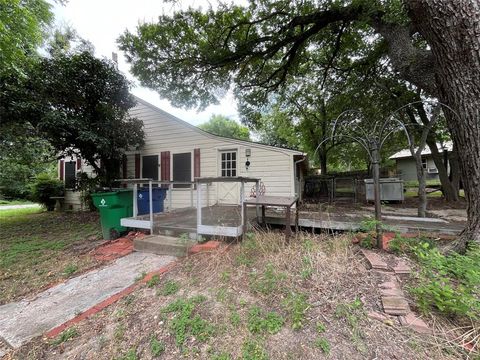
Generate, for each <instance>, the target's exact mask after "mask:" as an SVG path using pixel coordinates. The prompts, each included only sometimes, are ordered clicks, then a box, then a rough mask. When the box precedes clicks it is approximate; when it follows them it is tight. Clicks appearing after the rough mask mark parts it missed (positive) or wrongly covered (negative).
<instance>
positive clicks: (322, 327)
mask: <svg viewBox="0 0 480 360" xmlns="http://www.w3.org/2000/svg"><path fill="white" fill-rule="evenodd" d="M316 329H317V333H319V334H323V333H324V332H325V331H326V330H327V327H326V326H325V324H324V323H322V322H321V321H318V322H317V324H316Z"/></svg>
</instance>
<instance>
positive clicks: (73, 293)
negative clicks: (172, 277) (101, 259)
mask: <svg viewBox="0 0 480 360" xmlns="http://www.w3.org/2000/svg"><path fill="white" fill-rule="evenodd" d="M175 259H176V258H175V257H173V256H161V255H154V254H146V253H138V252H134V253H131V254H129V255H127V256H124V257H122V258H119V259H117V260H116V261H115V262H114V263H112V264H111V265H109V266H106V267H104V268H101V269H96V270H92V271H90V272H88V273H85V274H82V275H80V276H78V277H75V278H72V279H70V280H68V281H66V282H65V283H62V284H59V285H56V286H54V287H52V288H50V289H48V290H46V291H44V292H42V293H40V294H38V296H36V298H35V299H33V300H28V301H27V300H22V301H19V302H15V303H10V304H5V305H2V306H0V339H1V338H3V339H4V340H5V341H6V342H7V343H8V345H10V346H11V347H13V348H18V347H20V346H21V345H23V344H25V343H26V342H28V341H29V340H30V339H32V338H34V337H36V336H38V335H41V334H43V333H45V332H46V331H48V330H50V329H52V328H54V327H56V326H58V325H61V324H63V323H65V322H66V321H68V320H70V319H72V318H74V317H75V316H76V315H77V314H79V313H81V312H84V311H86V310H88V309H90V308H91V307H93V306H94V305H97V304H98V303H100V302H102V301H103V300H105V299H107V298H109V297H110V296H112V295H115V294H117V293H118V292H120V291H122V290H123V289H126V288H127V287H129V286H130V285H132V284H134V283H135V279H136V278H137V277H138V276H139V275H140V274H142V273H143V272H147V273H148V272H152V271H155V270H158V269H159V268H161V267H163V266H165V265H167V264H170V263H172V262H173V261H174V260H175ZM1 349H2V348H1V347H0V358H1V357H2V356H3V355H4V354H2V350H1Z"/></svg>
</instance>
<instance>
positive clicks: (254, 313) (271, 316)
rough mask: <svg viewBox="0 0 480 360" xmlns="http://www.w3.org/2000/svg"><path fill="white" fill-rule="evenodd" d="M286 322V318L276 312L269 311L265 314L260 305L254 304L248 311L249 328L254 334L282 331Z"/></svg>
mask: <svg viewBox="0 0 480 360" xmlns="http://www.w3.org/2000/svg"><path fill="white" fill-rule="evenodd" d="M283 323H284V319H283V318H282V317H281V316H280V315H278V314H277V313H275V312H273V311H272V312H268V313H267V314H266V315H265V316H263V313H262V310H261V309H260V308H259V307H258V306H254V307H252V308H251V309H250V311H249V313H248V320H247V328H248V330H249V331H250V332H251V333H252V334H259V333H265V332H268V333H269V334H276V333H278V332H279V331H280V329H281V328H282V326H283Z"/></svg>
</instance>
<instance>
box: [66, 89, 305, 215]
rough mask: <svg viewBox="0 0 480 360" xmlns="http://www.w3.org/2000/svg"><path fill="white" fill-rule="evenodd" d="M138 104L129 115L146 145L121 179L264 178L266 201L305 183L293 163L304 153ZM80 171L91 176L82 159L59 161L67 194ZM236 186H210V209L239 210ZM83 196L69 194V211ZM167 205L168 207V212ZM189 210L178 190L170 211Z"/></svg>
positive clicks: (185, 193)
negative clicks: (226, 206) (135, 120)
mask: <svg viewBox="0 0 480 360" xmlns="http://www.w3.org/2000/svg"><path fill="white" fill-rule="evenodd" d="M136 100H137V106H136V107H135V108H133V109H132V110H131V112H130V115H131V116H133V117H136V118H138V119H140V120H142V121H143V123H144V126H145V127H144V130H145V145H144V146H143V148H142V149H141V150H140V151H130V152H127V153H126V163H125V164H124V165H123V168H122V169H121V170H122V177H123V178H130V179H134V178H152V179H155V180H165V181H183V182H185V181H193V180H194V178H196V177H235V176H248V177H256V178H260V179H261V181H262V182H263V184H264V185H265V189H266V194H267V195H277V196H291V195H295V194H296V190H295V189H296V187H298V182H297V181H295V176H297V177H298V180H301V178H302V177H303V172H304V169H305V167H304V166H301V165H302V164H300V163H297V165H295V161H298V160H301V159H302V158H303V156H304V154H303V153H302V152H300V151H296V150H290V149H284V148H278V147H274V146H268V145H263V144H259V143H254V142H249V141H243V140H235V139H230V138H226V137H221V136H217V135H213V134H210V133H207V132H205V131H203V130H201V129H199V128H197V127H196V126H193V125H190V124H189V123H187V122H185V121H183V120H180V119H178V118H176V117H175V116H173V115H171V114H169V113H167V112H165V111H163V110H161V109H159V108H157V107H155V106H154V105H152V104H149V103H148V102H146V101H144V100H142V99H139V98H136ZM247 154H250V156H249V157H248V160H249V162H250V166H249V167H248V169H247V168H246V165H245V164H246V161H247ZM295 166H297V171H295V169H294V168H295ZM77 171H83V172H85V171H86V172H91V171H92V170H91V167H90V166H88V165H86V164H84V162H83V161H82V160H81V159H76V158H72V159H70V158H67V159H65V160H61V161H60V165H59V177H60V179H62V180H64V181H65V184H66V187H67V188H68V186H69V184H71V183H72V181H74V180H72V178H73V179H74V177H75V176H76V172H77ZM238 186H239V185H238V184H237V183H212V184H211V185H209V187H208V204H209V205H213V204H215V203H218V204H238V203H239V201H240V199H239V193H240V191H239V187H238ZM252 186H253V184H252ZM194 191H195V190H194ZM249 194H250V187H249V188H247V189H246V195H247V196H249ZM79 195H80V194H79V193H78V192H74V191H72V190H67V191H66V194H65V205H66V208H67V209H78V208H79V207H80V206H81V205H80V200H79ZM194 196H195V194H194ZM168 204H169V202H166V206H168ZM190 204H191V194H190V189H189V188H188V185H176V186H174V189H173V190H172V202H171V205H172V206H171V207H172V209H175V208H183V207H188V206H190Z"/></svg>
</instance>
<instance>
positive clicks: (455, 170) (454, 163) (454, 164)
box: [449, 144, 460, 197]
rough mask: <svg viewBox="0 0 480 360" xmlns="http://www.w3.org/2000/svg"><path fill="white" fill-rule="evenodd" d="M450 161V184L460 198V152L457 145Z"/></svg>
mask: <svg viewBox="0 0 480 360" xmlns="http://www.w3.org/2000/svg"><path fill="white" fill-rule="evenodd" d="M449 161H450V182H451V184H452V187H453V188H454V189H455V192H456V194H458V196H459V197H460V194H459V192H460V164H459V163H458V151H457V147H456V146H455V144H453V149H452V152H451V154H450V157H449Z"/></svg>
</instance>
